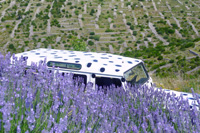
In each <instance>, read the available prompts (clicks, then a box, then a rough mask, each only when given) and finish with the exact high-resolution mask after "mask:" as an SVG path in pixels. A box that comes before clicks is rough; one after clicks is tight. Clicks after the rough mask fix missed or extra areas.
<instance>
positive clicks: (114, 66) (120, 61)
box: [15, 48, 142, 76]
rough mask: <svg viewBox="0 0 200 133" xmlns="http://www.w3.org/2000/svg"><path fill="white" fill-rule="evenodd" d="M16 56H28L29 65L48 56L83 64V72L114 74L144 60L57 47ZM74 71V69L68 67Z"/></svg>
mask: <svg viewBox="0 0 200 133" xmlns="http://www.w3.org/2000/svg"><path fill="white" fill-rule="evenodd" d="M15 56H16V57H18V58H19V57H21V56H23V57H28V59H27V65H29V66H30V65H31V62H39V61H41V60H44V59H45V58H46V61H47V62H48V61H58V62H67V63H76V64H81V65H82V68H81V69H80V70H74V71H81V72H88V73H99V74H106V75H114V76H123V74H124V72H125V71H127V70H129V69H130V68H132V67H133V66H135V65H137V64H139V63H141V62H142V60H139V59H134V58H129V57H123V56H120V55H114V54H109V53H95V52H82V51H68V50H57V49H45V48H40V49H35V50H31V51H27V52H23V53H18V54H16V55H15ZM88 63H92V64H91V67H87V64H88ZM101 68H104V69H105V71H104V72H101V71H100V69H101ZM66 70H69V71H73V70H72V69H66Z"/></svg>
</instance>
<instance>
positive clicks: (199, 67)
mask: <svg viewBox="0 0 200 133" xmlns="http://www.w3.org/2000/svg"><path fill="white" fill-rule="evenodd" d="M199 69H200V66H198V67H196V68H194V69H192V70H190V71H188V72H186V73H187V74H190V73H192V72H194V71H197V70H199Z"/></svg>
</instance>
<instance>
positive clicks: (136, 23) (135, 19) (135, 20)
mask: <svg viewBox="0 0 200 133" xmlns="http://www.w3.org/2000/svg"><path fill="white" fill-rule="evenodd" d="M132 14H133V18H134V23H135V25H138V22H137V18H136V17H135V13H134V11H132Z"/></svg>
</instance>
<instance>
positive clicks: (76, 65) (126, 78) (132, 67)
mask: <svg viewBox="0 0 200 133" xmlns="http://www.w3.org/2000/svg"><path fill="white" fill-rule="evenodd" d="M15 56H16V57H19V58H20V57H24V58H26V59H27V65H28V66H30V65H31V63H32V62H39V61H41V60H44V59H46V62H47V66H48V69H52V67H53V66H54V67H55V68H56V69H58V70H59V72H61V73H73V76H74V77H80V78H82V79H83V83H84V84H88V83H91V84H92V85H93V89H95V86H98V87H109V86H110V85H115V86H116V87H123V88H124V89H125V90H126V89H127V86H128V84H130V85H133V86H135V85H141V86H144V85H145V86H148V87H153V82H152V78H151V77H150V76H149V75H148V73H147V71H146V69H145V66H144V63H143V61H142V60H140V59H135V58H129V57H123V56H120V55H114V54H108V53H95V52H80V51H68V50H56V49H44V48H40V49H35V50H31V51H27V52H23V53H18V54H16V55H15ZM155 89H157V88H156V87H155ZM164 91H166V92H167V93H174V94H175V95H176V96H180V95H182V96H183V97H184V98H185V99H188V101H189V103H190V105H196V106H198V103H197V102H196V100H195V98H194V97H193V96H192V94H190V93H184V92H178V91H173V90H168V89H164Z"/></svg>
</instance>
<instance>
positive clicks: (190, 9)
mask: <svg viewBox="0 0 200 133" xmlns="http://www.w3.org/2000/svg"><path fill="white" fill-rule="evenodd" d="M0 42H1V43H0V51H1V52H2V53H4V54H5V53H7V52H8V51H11V52H12V53H18V52H23V51H27V50H31V49H35V48H40V47H44V48H55V49H73V50H87V51H97V52H109V53H115V54H121V55H125V56H130V57H136V58H140V59H143V60H144V62H145V63H146V65H147V68H148V70H149V71H150V74H154V73H156V74H157V76H160V77H167V76H171V75H174V73H176V74H182V73H183V74H188V75H193V76H194V77H195V78H196V77H198V75H199V74H200V67H199V66H200V58H199V56H200V2H199V1H195V0H132V1H131V0H76V1H74V0H26V1H24V0H1V1H0ZM176 74H175V75H176Z"/></svg>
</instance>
